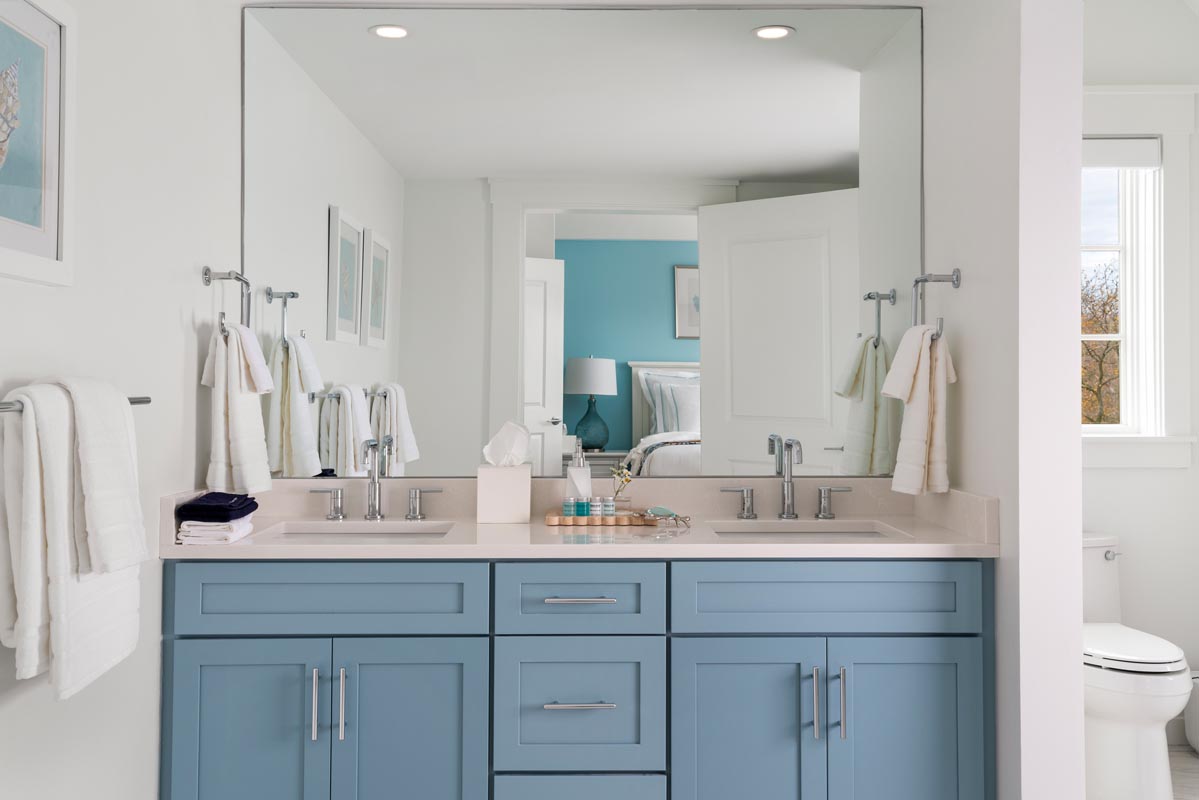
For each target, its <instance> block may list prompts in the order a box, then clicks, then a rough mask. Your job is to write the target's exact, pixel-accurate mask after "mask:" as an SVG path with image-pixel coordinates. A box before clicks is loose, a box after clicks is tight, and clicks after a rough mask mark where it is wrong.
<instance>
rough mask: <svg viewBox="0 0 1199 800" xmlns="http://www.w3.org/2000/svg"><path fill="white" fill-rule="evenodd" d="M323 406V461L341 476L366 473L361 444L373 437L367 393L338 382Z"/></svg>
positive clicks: (354, 475)
mask: <svg viewBox="0 0 1199 800" xmlns="http://www.w3.org/2000/svg"><path fill="white" fill-rule="evenodd" d="M329 394H330V395H334V397H329V398H328V399H326V400H325V404H324V406H323V407H322V408H321V448H320V451H321V464H322V466H324V467H326V468H328V469H332V470H333V471H334V473H336V474H337V475H339V476H341V477H343V478H344V477H360V476H363V475H365V474H366V458H364V456H363V453H362V444H363V442H365V441H366V440H368V439H370V438H371V437H372V434H371V419H370V412H369V411H368V410H367V404H366V392H364V391H363V390H362V387H361V386H348V385H345V384H338V385H336V386H334V387H333V388H332V389H330V390H329Z"/></svg>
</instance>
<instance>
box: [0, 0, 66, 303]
mask: <svg viewBox="0 0 1199 800" xmlns="http://www.w3.org/2000/svg"><path fill="white" fill-rule="evenodd" d="M74 112H75V16H74V13H73V12H72V10H71V8H70V6H68V5H67V4H66V3H65V2H63V0H0V275H2V276H6V277H10V278H18V279H21V280H28V281H35V282H37V283H47V284H52V285H58V286H67V285H70V284H71V283H72V281H73V280H74V271H73V263H72V255H73V254H72V252H71V237H70V236H69V235H68V234H69V232H70V227H69V226H70V225H72V224H73V222H74V219H73V217H72V201H73V192H72V184H71V182H70V180H69V179H70V178H71V172H72V167H73V165H72V163H71V156H72V153H73V146H74V136H73V131H72V130H71V127H70V126H71V125H72V124H73V122H74Z"/></svg>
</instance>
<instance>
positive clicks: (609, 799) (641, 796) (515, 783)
mask: <svg viewBox="0 0 1199 800" xmlns="http://www.w3.org/2000/svg"><path fill="white" fill-rule="evenodd" d="M613 798H619V799H620V800H666V776H665V775H497V776H496V778H495V800H613Z"/></svg>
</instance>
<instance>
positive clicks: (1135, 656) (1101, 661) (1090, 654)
mask: <svg viewBox="0 0 1199 800" xmlns="http://www.w3.org/2000/svg"><path fill="white" fill-rule="evenodd" d="M1082 628H1083V632H1082V661H1083V663H1084V664H1091V665H1092V666H1096V667H1104V668H1106V669H1119V670H1124V671H1125V672H1175V671H1177V670H1180V669H1185V668H1186V657H1185V656H1184V654H1183V652H1182V649H1181V648H1180V647H1178V645H1176V644H1174V643H1173V642H1168V641H1166V640H1165V639H1162V638H1159V637H1157V636H1154V635H1152V634H1149V633H1145V632H1144V631H1138V630H1136V629H1135V628H1127V627H1125V626H1123V625H1118V624H1115V623H1088V624H1086V625H1083V626H1082Z"/></svg>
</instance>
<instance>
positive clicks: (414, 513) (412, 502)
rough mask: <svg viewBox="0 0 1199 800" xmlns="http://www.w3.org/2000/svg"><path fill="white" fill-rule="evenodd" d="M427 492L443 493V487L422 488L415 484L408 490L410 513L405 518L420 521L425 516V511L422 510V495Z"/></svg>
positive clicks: (410, 520)
mask: <svg viewBox="0 0 1199 800" xmlns="http://www.w3.org/2000/svg"><path fill="white" fill-rule="evenodd" d="M426 494H441V489H422V488H420V487H419V486H414V487H412V488H411V489H409V490H408V513H407V514H406V515H405V516H404V519H406V520H408V521H409V522H419V521H420V520H422V519H424V518H425V513H424V511H422V510H421V506H420V501H421V496H422V495H426Z"/></svg>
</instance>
